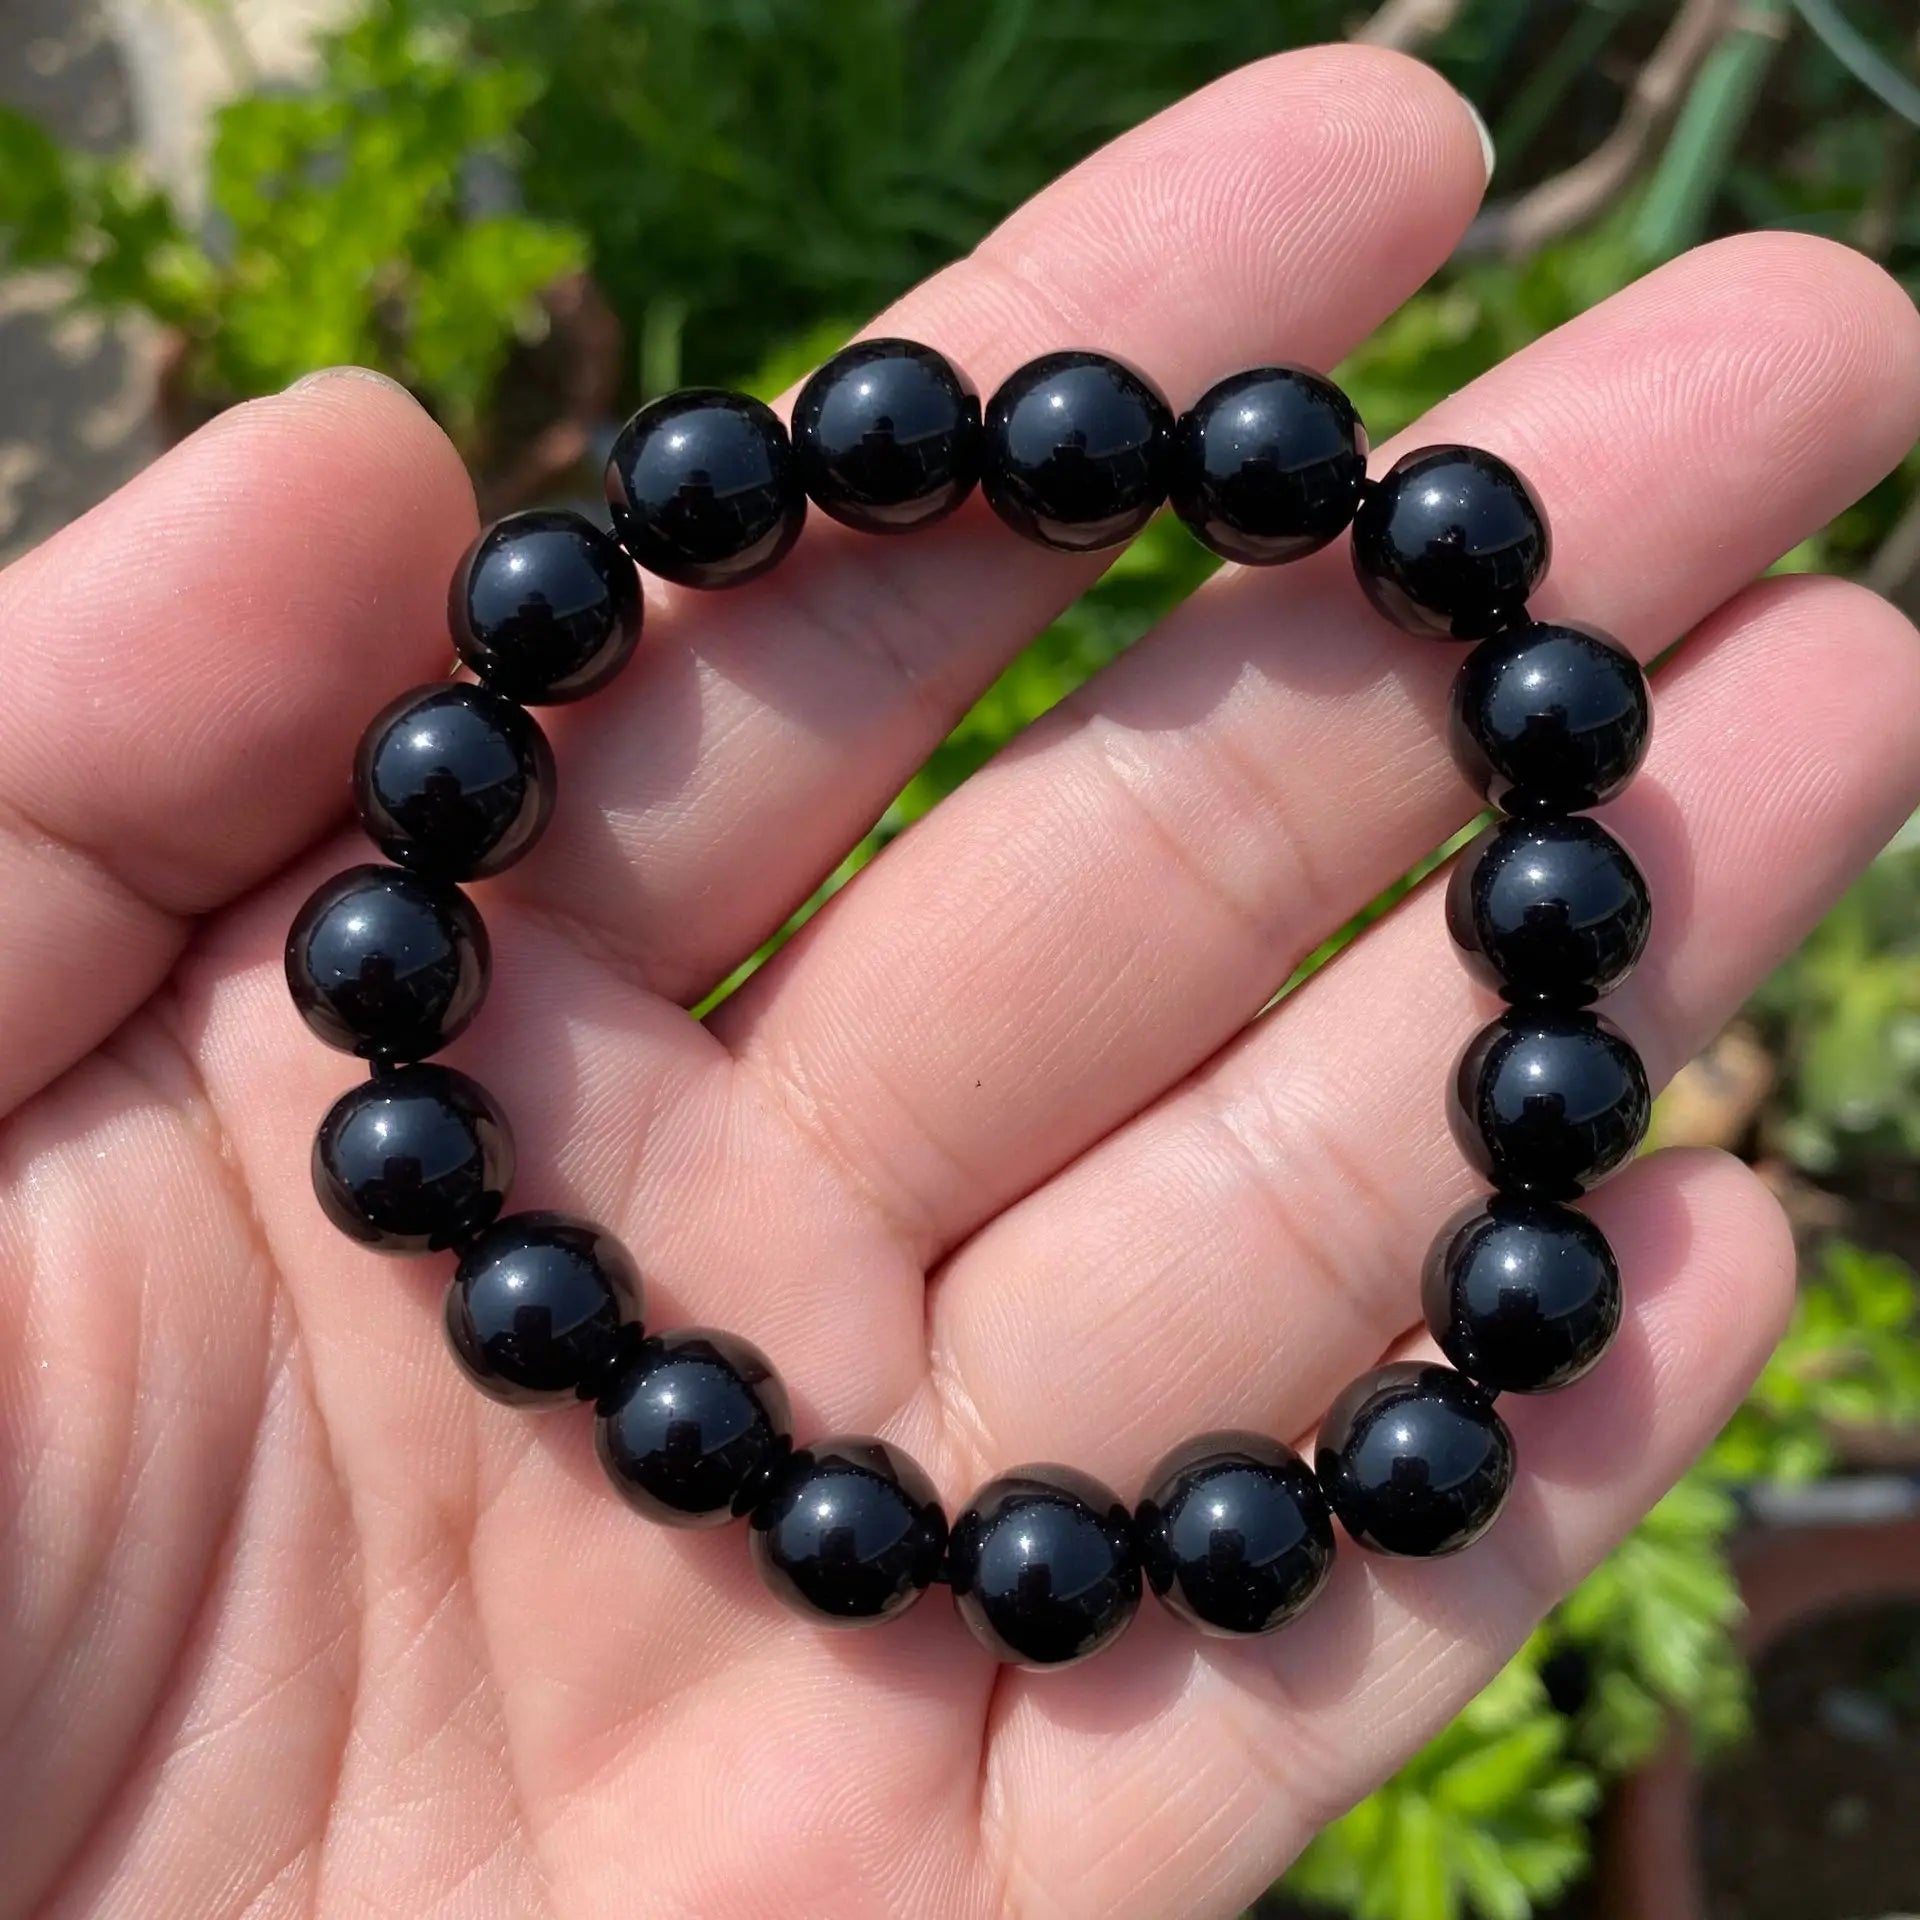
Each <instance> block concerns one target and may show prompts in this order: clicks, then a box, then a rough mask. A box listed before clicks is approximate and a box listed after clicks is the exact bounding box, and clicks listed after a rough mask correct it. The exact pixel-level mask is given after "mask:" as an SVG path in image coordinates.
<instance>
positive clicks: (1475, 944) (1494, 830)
mask: <svg viewBox="0 0 1920 1920" xmlns="http://www.w3.org/2000/svg"><path fill="white" fill-rule="evenodd" d="M1652 925H1653V902H1652V900H1651V899H1650V898H1649V896H1648V893H1647V883H1646V880H1645V878H1644V877H1643V876H1642V874H1641V872H1640V869H1639V868H1638V867H1637V866H1635V865H1634V863H1633V856H1632V855H1631V854H1630V853H1628V851H1627V850H1626V848H1625V847H1623V846H1622V845H1621V844H1620V842H1619V841H1618V840H1616V839H1615V838H1614V837H1613V835H1612V834H1610V833H1609V832H1608V831H1607V830H1606V828H1605V827H1603V826H1601V825H1600V824H1599V822H1598V821H1595V820H1589V819H1588V818H1587V816H1586V815H1585V814H1583V813H1563V814H1539V815H1527V816H1525V817H1523V818H1520V819H1513V820H1502V821H1499V822H1497V823H1496V824H1495V825H1493V826H1491V827H1489V828H1487V830H1486V831H1485V832H1484V833H1482V834H1481V835H1480V837H1479V838H1478V839H1477V840H1475V841H1474V843H1473V844H1472V845H1471V846H1470V847H1468V848H1467V850H1466V851H1465V852H1464V853H1463V854H1462V855H1461V856H1460V858H1459V860H1458V861H1457V862H1455V864H1454V869H1453V876H1452V878H1451V880H1450V881H1449V882H1448V884H1447V930H1448V931H1449V932H1450V933H1451V934H1452V935H1453V938H1454V943H1455V944H1456V945H1457V946H1458V947H1459V949H1460V954H1461V957H1462V959H1464V960H1465V962H1466V964H1467V970H1468V971H1469V972H1470V973H1472V974H1473V975H1474V977H1475V978H1476V979H1478V980H1481V981H1483V982H1484V983H1485V984H1486V985H1487V986H1490V987H1493V988H1495V989H1496V990H1497V991H1499V992H1500V993H1503V994H1505V996H1506V997H1507V998H1508V999H1509V1000H1513V1001H1546V1002H1551V1003H1552V1004H1554V1005H1556V1006H1569V1007H1582V1006H1585V1005H1586V1004H1587V1002H1588V1001H1590V1000H1596V999H1598V998H1599V997H1600V995H1601V994H1603V993H1611V992H1612V991H1613V989H1614V988H1615V987H1617V986H1618V985H1619V984H1620V983H1621V981H1623V980H1624V979H1625V978H1626V977H1627V975H1628V974H1629V973H1631V972H1632V971H1633V968H1634V963H1635V962H1636V961H1638V959H1639V958H1640V955H1641V954H1642V953H1643V952H1644V951H1645V950H1646V944H1647V934H1648V931H1649V929H1650V928H1651V927H1652Z"/></svg>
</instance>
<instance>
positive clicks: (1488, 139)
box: [1460, 93, 1493, 180]
mask: <svg viewBox="0 0 1920 1920" xmlns="http://www.w3.org/2000/svg"><path fill="white" fill-rule="evenodd" d="M1460 104H1461V105H1462V106H1463V107H1465V108H1466V110H1467V114H1468V117H1469V118H1470V119H1471V120H1472V121H1473V130H1474V132H1475V133H1477V134H1478V135H1479V136H1480V158H1481V159H1482V161H1484V162H1485V164H1486V169H1487V178H1488V179H1489V180H1491V179H1492V178H1493V129H1492V128H1491V127H1489V126H1488V125H1487V122H1486V116H1485V115H1484V114H1482V113H1481V111H1480V109H1479V108H1478V107H1476V106H1475V105H1474V104H1473V102H1472V101H1471V100H1469V99H1468V98H1467V96H1466V95H1465V94H1464V93H1463V94H1462V95H1461V96H1460Z"/></svg>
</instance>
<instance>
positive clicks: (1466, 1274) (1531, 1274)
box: [1420, 1193, 1620, 1393]
mask: <svg viewBox="0 0 1920 1920" xmlns="http://www.w3.org/2000/svg"><path fill="white" fill-rule="evenodd" d="M1420 1299H1421V1305H1422V1307H1423V1309H1424V1311H1425V1313H1426V1320H1427V1328H1428V1331H1429V1332H1431V1333H1432V1335H1433V1337H1434V1339H1435V1341H1437V1342H1438V1344H1439V1347H1440V1351H1441V1352H1442V1353H1444V1354H1445V1355H1446V1356H1447V1358H1448V1359H1449V1360H1450V1361H1452V1363H1453V1364H1454V1365H1455V1366H1456V1367H1457V1368H1459V1370H1460V1371H1461V1372H1462V1373H1464V1374H1465V1375H1466V1376H1467V1378H1468V1379H1470V1380H1475V1381H1477V1382H1478V1383H1479V1384H1480V1385H1481V1386H1483V1387H1485V1388H1486V1389H1487V1390H1488V1392H1490V1393H1546V1392H1549V1391H1551V1390H1552V1389H1554V1388H1556V1387H1564V1386H1569V1385H1571V1384H1572V1382H1574V1381H1575V1380H1578V1379H1579V1378H1580V1376H1581V1375H1582V1374H1584V1373H1586V1372H1588V1371H1589V1370H1590V1369H1591V1368H1592V1367H1593V1366H1594V1364H1595V1363H1596V1362H1597V1361H1598V1360H1599V1358H1600V1356H1601V1355H1602V1354H1603V1353H1605V1352H1606V1350H1607V1348H1608V1346H1609V1345H1611V1344H1612V1341H1613V1337H1614V1335H1615V1333H1616V1332H1617V1331H1618V1330H1619V1326H1620V1269H1619V1266H1618V1265H1617V1264H1616V1262H1615V1260H1614V1257H1613V1249H1612V1248H1611V1247H1609V1246H1608V1245H1607V1240H1606V1236H1605V1235H1604V1234H1603V1233H1602V1232H1601V1231H1600V1229H1599V1228H1598V1227H1596V1226H1595V1225H1594V1224H1593V1222H1592V1221H1591V1220H1589V1219H1588V1218H1587V1216H1586V1215H1585V1214H1584V1213H1576V1212H1575V1211H1574V1210H1573V1209H1572V1208H1571V1207H1563V1206H1557V1205H1555V1204H1554V1203H1553V1202H1552V1201H1548V1200H1529V1199H1527V1198H1526V1197H1525V1196H1524V1195H1521V1194H1512V1193H1496V1194H1491V1195H1489V1196H1488V1197H1487V1198H1486V1199H1485V1200H1483V1201H1476V1202H1475V1203H1474V1204H1473V1205H1471V1206H1468V1207H1463V1208H1462V1209H1461V1210H1460V1211H1459V1212H1458V1213H1456V1214H1455V1215H1454V1216H1453V1218H1452V1219H1451V1220H1449V1221H1448V1222H1447V1223H1446V1225H1445V1226H1444V1227H1442V1228H1441V1229H1440V1232H1439V1234H1438V1235H1437V1236H1436V1238H1435V1240H1434V1243H1433V1247H1432V1250H1431V1251H1430V1252H1429V1253H1428V1255H1427V1262H1426V1267H1425V1270H1424V1272H1423V1274H1422V1276H1421V1285H1420Z"/></svg>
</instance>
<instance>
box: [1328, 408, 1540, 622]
mask: <svg viewBox="0 0 1920 1920" xmlns="http://www.w3.org/2000/svg"><path fill="white" fill-rule="evenodd" d="M1550 550H1551V543H1550V541H1549V539H1548V536H1547V521H1546V515H1545V514H1544V513H1543V512H1542V511H1541V507H1540V502H1539V501H1538V500H1537V499H1535V498H1534V495H1533V489H1532V488H1531V487H1529V486H1528V485H1527V483H1526V482H1525V481H1524V480H1523V479H1521V477H1520V476H1519V475H1518V474H1517V473H1515V472H1514V470H1513V469H1512V468H1511V467H1510V466H1508V465H1507V463H1506V462H1505V461H1504V460H1501V459H1498V458H1496V457H1495V456H1494V455H1493V454H1490V453H1483V452H1482V451H1481V450H1480V449H1479V448H1477V447H1453V446H1442V447H1422V448H1421V449H1419V451H1418V452H1415V453H1410V454H1407V455H1406V456H1405V457H1404V458H1403V459H1401V460H1398V461H1396V462H1395V463H1394V465H1393V466H1392V467H1390V468H1389V469H1388V470H1387V472H1386V473H1384V474H1383V475H1382V476H1381V477H1380V479H1379V480H1377V481H1376V482H1374V483H1373V484H1372V485H1371V486H1370V487H1368V489H1367V492H1366V497H1365V498H1364V499H1363V500H1362V501H1361V502H1360V510H1359V512H1358V513H1357V514H1355V515H1354V520H1353V569H1354V574H1355V576H1356V577H1357V578H1358V580H1359V582H1360V586H1361V588H1362V590H1363V591H1364V592H1365V594H1366V596H1367V598H1368V599H1369V600H1371V601H1372V602H1373V604H1374V606H1375V607H1376V608H1378V609H1379V611H1380V612H1381V613H1383V614H1384V615H1385V616H1386V617H1387V618H1388V619H1389V620H1391V621H1393V622H1394V624H1395V625H1396V626H1400V627H1404V628H1405V629H1406V630H1407V631H1408V632H1409V633H1415V634H1421V635H1424V636H1426V637H1427V638H1430V639H1437V640H1478V639H1480V638H1482V637H1483V636H1484V635H1486V634H1490V633H1497V632H1499V630H1500V629H1501V628H1502V627H1507V626H1511V625H1513V624H1514V622H1515V621H1517V620H1519V619H1520V618H1521V617H1522V614H1523V612H1524V609H1525V607H1526V600H1527V595H1528V594H1530V593H1531V592H1532V591H1533V590H1534V588H1535V587H1537V586H1538V585H1539V584H1540V580H1541V578H1542V576H1543V575H1544V574H1545V573H1546V570H1547V561H1548V557H1549V553H1550Z"/></svg>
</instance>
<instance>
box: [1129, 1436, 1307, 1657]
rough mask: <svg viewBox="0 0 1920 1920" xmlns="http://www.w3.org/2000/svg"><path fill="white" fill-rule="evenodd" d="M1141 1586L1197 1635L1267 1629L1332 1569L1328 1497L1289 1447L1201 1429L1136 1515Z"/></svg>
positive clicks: (1151, 1486) (1163, 1467)
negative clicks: (1144, 1584)
mask: <svg viewBox="0 0 1920 1920" xmlns="http://www.w3.org/2000/svg"><path fill="white" fill-rule="evenodd" d="M1135 1524H1136V1530H1137V1532H1138V1536H1139V1541H1140V1558H1141V1563H1142V1565H1143V1566H1144V1568H1145V1570H1146V1576H1147V1584H1148V1585H1149V1586H1150V1587H1152V1589H1153V1591H1154V1592H1155V1593H1156V1594H1157V1595H1158V1596H1159V1598H1160V1599H1161V1601H1162V1602H1163V1603H1164V1604H1165V1605H1166V1606H1167V1607H1168V1608H1169V1609H1170V1610H1171V1611H1172V1612H1174V1613H1177V1614H1178V1615H1179V1616H1180V1617H1181V1618H1182V1619H1183V1620H1186V1621H1189V1622H1190V1623H1191V1624H1192V1625H1194V1626H1196V1627H1198V1628H1199V1629H1200V1631H1201V1632H1202V1633H1209V1634H1222V1635H1238V1634H1245V1633H1271V1632H1272V1631H1273V1629H1274V1628H1275V1627H1279V1626H1284V1625H1285V1624H1286V1622H1287V1621H1289V1620H1291V1619H1292V1618H1293V1617H1294V1616H1295V1615H1296V1614H1298V1613H1299V1612H1300V1611H1301V1610H1302V1609H1303V1608H1304V1607H1305V1606H1306V1605H1307V1603H1308V1602H1309V1601H1311V1600H1312V1599H1313V1598H1314V1596H1315V1595H1316V1594H1317V1593H1318V1592H1319V1591H1320V1589H1321V1588H1322V1587H1323V1586H1324V1585H1325V1584H1326V1579H1327V1575H1328V1574H1329V1573H1331V1572H1332V1571H1333V1520H1332V1516H1331V1515H1330V1514H1329V1513H1328V1511H1327V1499H1326V1495H1325V1494H1324V1493H1322V1492H1321V1490H1320V1483H1319V1481H1317V1480H1316V1479H1315V1478H1314V1477H1313V1473H1312V1471H1311V1469H1309V1467H1308V1466H1307V1463H1306V1462H1305V1461H1304V1460H1302V1459H1301V1458H1300V1456H1299V1455H1298V1454H1297V1453H1295V1452H1294V1451H1293V1449H1292V1448H1291V1447H1283V1446H1282V1445H1281V1444H1280V1443H1279V1442H1278V1441H1277V1440H1269V1439H1267V1438H1266V1437H1265V1436H1264V1435H1262V1434H1257V1433H1238V1432H1227V1433H1203V1434H1201V1435H1200V1436H1199V1437H1198V1438H1197V1439H1193V1440H1189V1441H1188V1442H1187V1443H1186V1444H1185V1445H1184V1446H1181V1447H1177V1448H1175V1449H1174V1451H1173V1452H1172V1453H1170V1454H1168V1455H1167V1457H1166V1458H1165V1459H1164V1460H1162V1461H1161V1462H1160V1464H1159V1465H1158V1466H1157V1467H1155V1468H1154V1470H1153V1472H1152V1473H1151V1474H1150V1475H1149V1476H1148V1479H1147V1491H1146V1493H1145V1494H1144V1495H1143V1496H1142V1498H1141V1501H1140V1505H1139V1508H1138V1510H1137V1513H1136V1515H1135Z"/></svg>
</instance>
